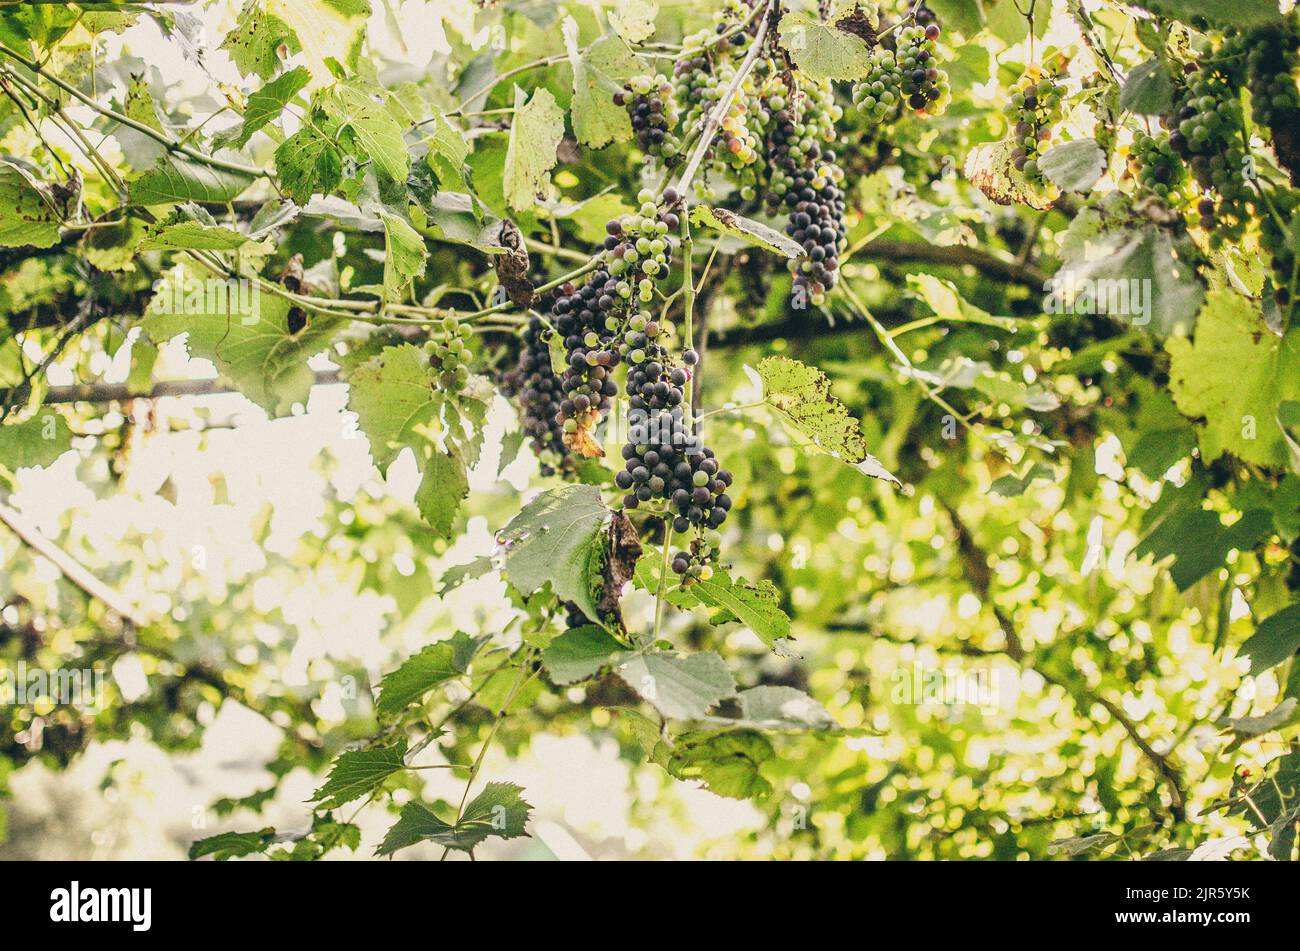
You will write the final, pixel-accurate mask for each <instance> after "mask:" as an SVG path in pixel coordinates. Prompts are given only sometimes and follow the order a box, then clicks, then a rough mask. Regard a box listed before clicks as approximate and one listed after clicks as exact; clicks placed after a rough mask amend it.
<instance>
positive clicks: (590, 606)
mask: <svg viewBox="0 0 1300 951" xmlns="http://www.w3.org/2000/svg"><path fill="white" fill-rule="evenodd" d="M608 515H609V510H608V509H607V508H605V504H604V503H603V502H602V501H601V498H600V489H598V488H596V487H595V486H593V485H568V486H563V487H561V488H558V489H549V490H547V491H546V492H543V493H542V494H540V495H539V496H537V498H535V499H533V500H532V501H531V502H529V503H528V504H527V505H525V506H524V507H523V509H522V510H521V511H520V513H519V514H518V515H516V516H515V517H514V518H512V519H511V520H510V522H509V524H507V525H506V527H505V528H503V529H502V530H501V531H500V532H499V533H498V535H497V541H498V542H499V543H500V544H501V545H502V546H504V548H505V551H506V560H505V573H506V577H507V578H509V579H510V583H511V584H512V585H514V586H515V587H516V588H517V589H518V590H519V591H520V592H521V593H522V594H525V595H529V594H533V593H534V592H535V591H538V590H540V589H541V588H542V587H543V586H545V585H546V584H548V583H549V584H550V586H551V590H552V591H554V592H555V595H556V597H558V598H560V599H561V600H562V601H572V602H573V603H574V604H576V605H577V606H578V608H579V609H580V610H581V611H582V613H583V614H585V615H587V617H589V618H593V619H595V618H599V617H600V612H599V610H598V608H597V606H596V602H595V597H596V593H597V592H598V591H599V590H600V588H601V584H602V579H601V573H602V570H603V568H604V561H605V557H606V544H607V541H606V537H605V531H604V529H605V525H606V519H607V517H608Z"/></svg>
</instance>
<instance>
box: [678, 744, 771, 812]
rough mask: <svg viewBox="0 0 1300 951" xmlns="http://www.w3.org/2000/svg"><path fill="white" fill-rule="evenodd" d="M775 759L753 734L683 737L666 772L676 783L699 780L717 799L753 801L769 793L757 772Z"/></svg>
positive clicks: (769, 788)
mask: <svg viewBox="0 0 1300 951" xmlns="http://www.w3.org/2000/svg"><path fill="white" fill-rule="evenodd" d="M775 755H776V751H775V750H774V749H772V743H771V742H770V741H769V740H768V739H767V737H765V736H763V734H761V733H758V732H755V731H753V730H730V731H728V732H726V733H711V732H695V733H684V734H682V735H681V736H679V737H678V738H677V741H676V743H675V748H674V750H673V753H672V756H671V757H670V758H669V760H668V771H669V772H670V773H672V775H674V776H676V777H677V778H678V779H685V780H690V779H698V780H700V781H701V782H703V783H704V786H705V788H706V789H708V790H709V792H711V793H714V794H715V795H718V796H726V797H727V798H728V799H755V798H760V797H763V796H766V795H768V794H769V793H770V792H771V791H772V784H771V783H769V782H768V781H767V780H766V779H764V778H763V775H762V773H761V772H760V768H761V767H762V765H763V764H764V763H765V762H767V761H768V760H769V759H771V758H772V757H773V756H775Z"/></svg>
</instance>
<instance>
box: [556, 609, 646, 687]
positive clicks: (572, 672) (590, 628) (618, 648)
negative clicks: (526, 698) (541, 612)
mask: <svg viewBox="0 0 1300 951" xmlns="http://www.w3.org/2000/svg"><path fill="white" fill-rule="evenodd" d="M627 652H628V651H627V648H625V647H624V646H623V645H622V644H620V643H619V642H618V641H616V640H614V638H613V637H611V636H610V634H609V632H608V631H606V630H605V629H604V628H602V627H597V626H596V625H594V624H586V625H583V626H582V627H575V628H572V629H570V630H568V631H565V632H564V633H563V634H561V635H560V636H559V637H557V638H555V640H553V641H551V643H550V644H549V645H547V647H546V649H545V650H543V651H542V666H543V667H545V668H546V672H547V674H549V675H550V678H551V681H552V682H553V683H556V684H559V685H560V686H565V685H567V684H572V683H577V682H578V681H580V680H589V679H590V678H592V677H594V676H596V674H597V673H599V672H600V670H601V668H603V667H607V666H609V665H610V664H611V663H615V662H617V661H618V660H619V658H620V657H621V656H622V655H623V654H626V653H627Z"/></svg>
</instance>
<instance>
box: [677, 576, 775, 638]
mask: <svg viewBox="0 0 1300 951" xmlns="http://www.w3.org/2000/svg"><path fill="white" fill-rule="evenodd" d="M686 590H687V591H689V592H690V593H691V594H692V595H694V596H695V598H696V600H698V601H699V602H700V603H701V604H703V605H706V606H707V607H711V608H719V609H720V614H719V615H718V616H715V617H714V618H713V623H714V624H723V623H726V622H727V621H739V622H740V623H742V624H744V625H745V626H746V627H748V628H749V629H750V630H751V631H753V632H754V633H755V634H757V635H758V637H759V639H760V640H761V641H762V642H763V643H764V644H766V645H767V646H768V647H770V648H773V649H775V648H776V646H777V642H778V641H780V640H782V639H783V638H787V637H789V636H790V617H789V615H787V614H786V613H785V612H784V611H782V610H781V606H780V605H779V604H778V603H777V591H776V588H775V587H773V586H772V584H771V582H764V583H762V584H759V585H751V584H749V583H747V582H745V581H744V580H741V581H732V579H731V576H730V575H728V574H727V573H726V572H725V571H715V572H714V573H713V577H712V578H710V579H708V580H707V581H704V580H696V581H695V583H694V584H692V585H690V587H688V588H687V589H686Z"/></svg>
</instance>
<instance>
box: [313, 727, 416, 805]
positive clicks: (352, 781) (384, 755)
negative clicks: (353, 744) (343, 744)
mask: <svg viewBox="0 0 1300 951" xmlns="http://www.w3.org/2000/svg"><path fill="white" fill-rule="evenodd" d="M405 767H406V738H405V737H402V738H401V739H399V740H398V741H397V742H396V743H394V744H393V745H392V746H381V747H377V748H375V749H372V750H351V751H349V752H347V753H343V754H341V755H340V756H339V758H338V759H336V760H335V761H334V765H333V767H331V769H330V773H329V776H327V777H326V778H325V784H324V785H323V786H321V788H320V789H318V790H316V793H315V795H313V796H312V797H311V801H312V802H315V803H319V804H320V806H319V808H321V809H337V808H338V807H339V806H342V805H346V804H347V803H349V802H353V801H355V800H357V799H360V798H361V797H362V796H369V795H371V794H372V793H374V792H375V791H376V790H378V789H379V787H380V786H382V785H383V784H384V782H385V781H386V780H387V779H388V777H389V776H392V775H393V774H394V773H396V772H399V771H400V770H402V769H404V768H405Z"/></svg>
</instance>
